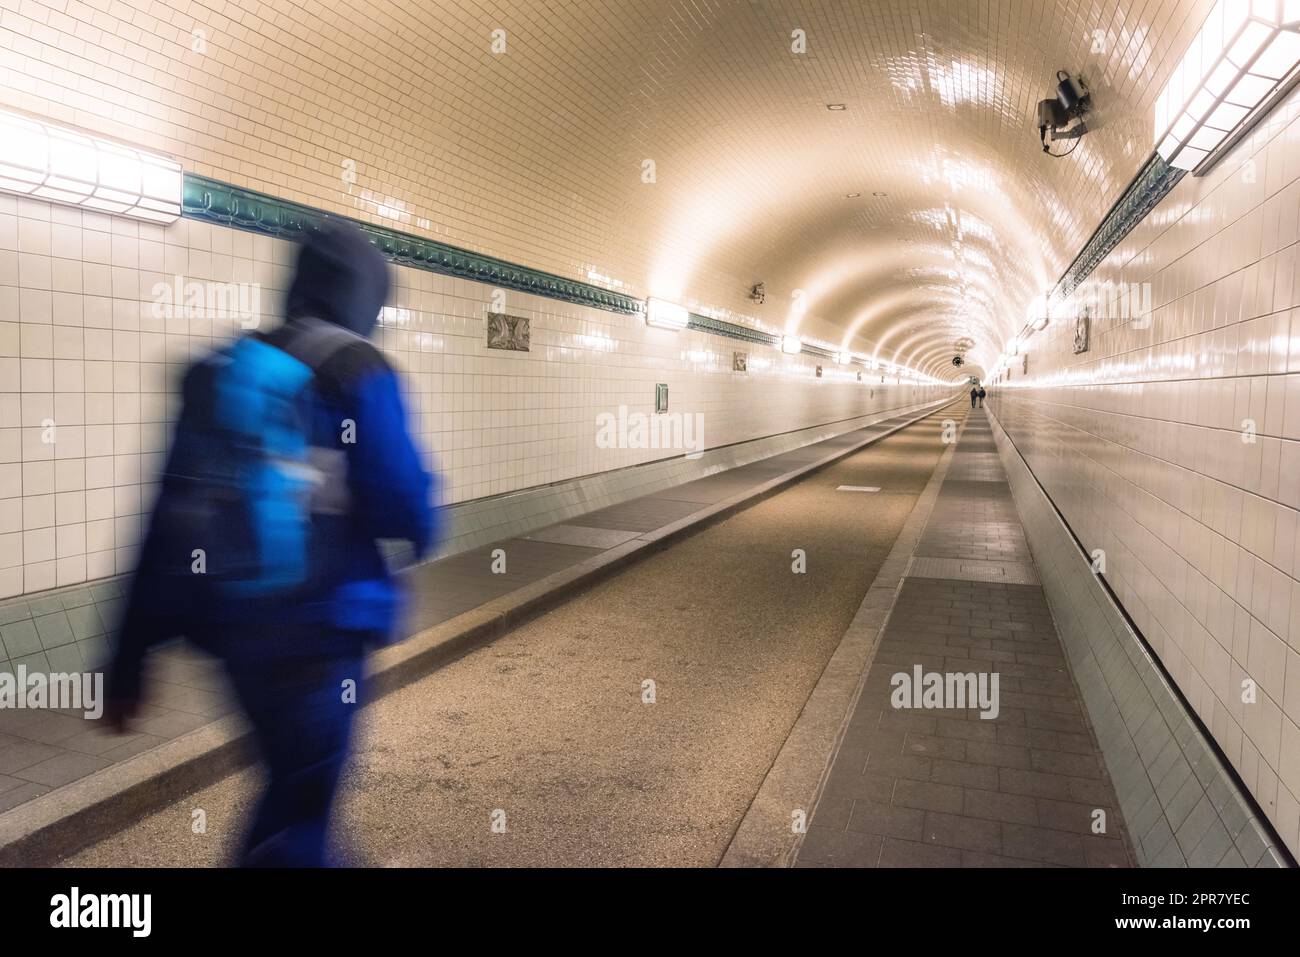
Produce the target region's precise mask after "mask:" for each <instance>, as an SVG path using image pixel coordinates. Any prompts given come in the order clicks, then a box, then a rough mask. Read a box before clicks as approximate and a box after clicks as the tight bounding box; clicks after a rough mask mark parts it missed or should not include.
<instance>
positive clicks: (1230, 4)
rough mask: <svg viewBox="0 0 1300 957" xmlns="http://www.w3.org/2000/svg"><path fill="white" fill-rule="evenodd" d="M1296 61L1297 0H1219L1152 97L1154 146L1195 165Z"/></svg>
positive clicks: (1262, 102)
mask: <svg viewBox="0 0 1300 957" xmlns="http://www.w3.org/2000/svg"><path fill="white" fill-rule="evenodd" d="M1297 64H1300V3H1296V2H1295V0H1250V2H1247V0H1219V2H1218V3H1216V4H1215V5H1214V9H1213V10H1212V11H1211V12H1210V15H1209V17H1208V18H1207V19H1206V21H1205V23H1204V24H1202V26H1201V29H1200V32H1199V33H1197V35H1196V37H1195V39H1193V40H1192V43H1191V46H1189V47H1188V49H1187V52H1186V54H1184V56H1183V59H1182V60H1181V61H1180V62H1179V64H1178V67H1177V68H1176V69H1175V70H1174V73H1173V76H1171V77H1170V78H1169V82H1168V83H1167V84H1165V88H1164V90H1163V91H1162V92H1161V94H1160V97H1159V99H1157V100H1156V112H1155V137H1156V151H1157V152H1158V153H1159V154H1160V156H1161V157H1163V158H1164V159H1165V160H1166V161H1167V162H1168V163H1169V164H1170V165H1171V166H1175V167H1177V168H1178V169H1186V170H1191V169H1196V167H1198V166H1199V165H1200V164H1201V163H1202V162H1203V161H1204V160H1205V159H1206V158H1207V157H1208V156H1209V155H1210V154H1211V153H1213V152H1214V151H1215V150H1216V149H1218V148H1219V147H1220V146H1221V145H1222V144H1223V143H1224V142H1225V141H1226V140H1227V139H1228V138H1229V137H1230V136H1231V135H1232V134H1233V133H1234V132H1235V131H1236V130H1237V129H1238V128H1239V127H1240V126H1241V124H1242V123H1243V122H1245V121H1246V119H1247V118H1248V117H1249V116H1250V115H1251V114H1252V113H1254V112H1255V111H1256V110H1260V109H1267V108H1268V104H1267V101H1268V100H1269V98H1270V97H1271V96H1272V95H1273V94H1274V93H1276V92H1277V89H1278V87H1279V84H1280V82H1281V81H1282V80H1283V79H1284V78H1286V77H1287V76H1288V75H1289V74H1290V73H1291V72H1292V71H1293V70H1295V68H1296V66H1297Z"/></svg>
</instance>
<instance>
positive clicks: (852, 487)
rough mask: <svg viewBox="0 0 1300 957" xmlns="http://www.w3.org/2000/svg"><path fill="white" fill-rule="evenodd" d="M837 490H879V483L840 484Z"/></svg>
mask: <svg viewBox="0 0 1300 957" xmlns="http://www.w3.org/2000/svg"><path fill="white" fill-rule="evenodd" d="M835 491H837V492H879V491H880V486H879V485H841V486H840V487H839V488H837V489H836V490H835Z"/></svg>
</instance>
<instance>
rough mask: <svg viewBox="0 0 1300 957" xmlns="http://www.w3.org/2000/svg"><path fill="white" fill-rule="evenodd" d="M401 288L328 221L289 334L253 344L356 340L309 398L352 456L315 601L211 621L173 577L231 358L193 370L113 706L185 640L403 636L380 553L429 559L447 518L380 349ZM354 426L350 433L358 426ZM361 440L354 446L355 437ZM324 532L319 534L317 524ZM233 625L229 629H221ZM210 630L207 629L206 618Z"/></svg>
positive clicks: (305, 270)
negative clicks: (218, 382) (256, 630)
mask: <svg viewBox="0 0 1300 957" xmlns="http://www.w3.org/2000/svg"><path fill="white" fill-rule="evenodd" d="M388 289H389V278H388V266H387V263H386V262H385V261H384V259H383V257H382V256H381V255H380V254H379V252H378V250H376V249H375V247H374V246H373V245H371V244H370V242H369V241H368V240H367V239H366V238H365V236H364V234H362V233H361V232H360V230H358V229H356V228H355V227H353V226H350V225H348V224H346V223H341V222H338V221H331V222H327V223H326V225H325V226H324V227H323V228H321V229H319V230H318V231H316V232H314V233H312V234H310V235H309V236H308V237H307V238H306V239H305V241H304V242H303V244H302V246H301V247H300V248H299V252H298V258H297V264H296V269H295V274H294V278H293V282H292V285H291V287H290V290H289V293H288V298H287V302H286V309H285V312H286V316H287V318H286V321H285V322H284V323H283V324H282V325H280V326H279V327H278V328H276V329H273V330H271V331H270V332H267V333H260V332H255V333H252V335H254V336H257V337H259V338H261V339H263V340H264V341H266V342H269V343H271V344H272V345H278V346H281V347H284V346H285V345H286V344H287V343H288V342H289V341H290V340H292V339H293V338H294V337H295V336H296V335H298V334H300V332H301V329H302V328H303V327H304V326H305V325H310V324H311V323H312V322H313V321H318V320H325V321H327V322H329V323H333V324H335V325H337V326H341V327H343V328H345V329H347V330H349V331H350V332H352V333H354V334H355V335H354V337H351V338H350V339H346V340H345V343H344V344H343V345H341V346H337V347H336V348H334V349H333V351H331V352H330V353H329V354H328V358H327V359H325V360H324V361H323V362H322V363H321V364H320V365H319V366H317V367H316V374H315V377H314V379H313V387H312V389H311V390H310V393H309V396H310V404H311V410H310V414H311V417H312V419H311V426H310V431H311V436H310V440H311V444H312V445H313V446H317V447H320V448H324V449H331V448H332V449H337V450H340V451H341V452H343V453H344V455H345V457H346V488H347V502H348V504H347V507H346V509H343V510H341V511H340V513H339V514H337V515H333V516H330V517H329V518H328V519H327V520H325V527H324V530H323V533H322V538H321V539H320V540H323V542H324V545H323V547H322V548H321V549H320V551H321V552H323V553H324V554H321V555H316V556H315V558H319V559H320V562H319V567H321V568H323V569H326V572H324V573H323V575H322V580H321V581H320V583H319V587H318V588H316V589H315V590H314V593H313V594H312V595H311V596H309V597H306V598H304V599H303V600H296V601H293V602H283V601H281V602H276V603H273V604H271V605H268V606H266V607H256V608H251V607H250V608H243V609H240V608H235V609H216V610H214V609H208V610H206V611H205V612H203V613H202V614H201V615H200V614H197V613H196V609H195V607H194V602H192V601H190V600H189V599H188V598H187V596H186V594H185V589H184V581H183V578H182V579H178V577H177V576H176V575H175V574H174V569H175V567H176V565H177V564H178V562H177V560H176V556H172V557H169V558H167V559H164V557H163V556H164V555H165V554H166V553H167V551H168V550H169V549H171V550H172V551H175V550H176V549H175V548H174V546H171V545H169V543H168V541H167V539H168V535H167V532H168V529H167V528H166V527H165V525H166V522H165V521H160V520H159V516H160V514H164V515H165V514H167V513H166V509H165V508H164V507H163V506H164V504H165V502H166V499H167V496H168V495H169V494H171V493H172V489H173V488H174V487H175V483H176V482H178V481H181V479H179V478H178V477H179V476H185V475H192V474H195V471H194V470H193V469H192V468H190V467H188V466H187V460H188V461H194V460H195V459H194V458H193V457H194V456H198V455H201V454H202V452H203V451H204V449H203V447H202V446H203V443H204V442H205V441H207V442H210V441H211V440H210V439H207V435H208V434H210V433H205V431H204V429H203V427H202V425H201V423H203V422H206V421H210V418H211V406H212V403H213V398H212V395H213V390H212V388H211V380H212V377H213V370H214V368H215V367H216V365H217V364H218V363H220V362H221V361H223V353H217V354H215V355H214V356H210V357H207V358H205V359H202V360H200V361H199V362H197V363H195V365H194V366H192V367H191V369H190V370H189V372H188V373H187V374H186V376H185V380H184V383H183V385H182V410H181V415H180V420H179V422H178V423H177V428H176V434H175V438H174V441H173V445H172V449H171V451H170V452H169V455H168V463H167V466H166V467H165V468H164V472H163V476H162V487H161V490H160V494H159V503H158V505H157V506H155V509H154V513H153V517H152V519H151V522H150V526H149V531H148V533H147V534H146V537H145V541H144V543H143V546H142V549H141V558H140V564H139V567H138V568H137V570H136V574H135V576H134V579H133V581H132V584H131V587H130V590H129V593H128V596H127V603H126V608H125V610H124V615H123V620H122V625H121V628H120V631H119V640H118V645H117V651H116V655H115V659H114V662H113V665H112V667H111V669H110V676H109V682H110V694H111V695H112V696H113V697H116V698H132V697H135V696H136V695H137V694H138V691H139V677H140V668H141V662H142V659H143V657H144V653H145V651H146V650H147V649H148V648H149V647H150V646H152V645H154V644H157V643H158V642H160V641H164V640H167V639H169V638H172V637H177V636H181V635H186V636H189V637H191V638H192V639H194V640H196V641H197V642H198V643H199V644H201V645H204V646H206V647H210V648H211V650H213V651H216V652H217V653H220V652H221V647H220V645H221V642H222V632H223V631H229V630H230V628H229V627H228V622H229V621H232V620H233V621H237V620H239V618H240V617H241V616H243V617H244V618H245V619H246V620H247V619H251V618H256V620H258V621H272V622H275V621H283V622H285V623H302V624H320V625H328V626H333V628H332V630H334V631H349V632H368V633H370V634H371V635H372V636H375V637H379V636H385V635H388V634H390V633H391V631H392V628H393V626H394V623H395V621H396V616H397V611H398V607H397V605H398V599H399V593H398V590H397V588H396V586H395V584H394V582H393V581H392V578H391V576H390V574H389V571H388V569H387V566H386V564H385V562H384V560H383V558H382V556H381V554H380V550H379V545H378V542H379V541H380V540H386V539H404V540H406V541H408V542H410V543H411V545H412V546H413V549H414V552H415V554H416V556H417V557H419V556H423V555H424V554H426V553H427V552H428V550H429V549H430V548H431V547H432V545H433V544H434V542H435V541H436V528H435V521H436V519H437V512H436V511H434V510H433V509H432V507H431V503H430V499H431V497H432V496H433V491H434V490H433V487H432V486H433V478H432V475H431V474H430V472H429V471H427V470H426V469H425V467H424V465H423V463H422V457H421V455H420V454H419V453H418V452H417V450H416V448H415V446H414V444H413V443H412V440H411V437H410V435H409V434H408V431H407V416H406V411H405V409H404V407H403V402H402V397H401V390H400V388H399V384H398V380H397V376H396V375H395V373H394V372H393V370H392V368H391V367H390V366H389V365H388V363H387V361H386V360H385V359H384V357H383V355H382V353H381V352H380V351H379V350H378V349H377V348H376V347H375V346H374V345H373V344H371V342H370V341H369V340H368V336H369V335H370V333H371V332H372V331H373V330H374V327H375V324H376V322H377V321H378V315H379V312H380V309H381V308H382V307H383V304H384V301H385V299H386V298H387V295H388ZM349 424H350V430H348V429H347V426H348V425H349ZM349 431H350V438H349V437H348V434H347V433H348V432H349ZM318 521H320V520H319V519H318ZM223 616H226V617H225V620H221V619H222V617H223ZM200 617H201V618H202V619H203V620H198V619H199V618H200Z"/></svg>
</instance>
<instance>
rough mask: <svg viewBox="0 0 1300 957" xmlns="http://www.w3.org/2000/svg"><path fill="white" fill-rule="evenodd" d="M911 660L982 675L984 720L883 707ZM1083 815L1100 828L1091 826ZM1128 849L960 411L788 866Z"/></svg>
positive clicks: (983, 439)
mask: <svg viewBox="0 0 1300 957" xmlns="http://www.w3.org/2000/svg"><path fill="white" fill-rule="evenodd" d="M917 666H920V668H921V669H922V674H925V673H930V672H938V673H941V674H947V673H961V674H976V675H979V674H984V675H991V674H992V673H994V672H996V673H997V674H998V691H999V694H998V705H999V709H998V712H997V715H996V717H994V718H982V717H981V716H980V708H979V707H968V708H965V709H960V710H958V709H954V708H930V707H924V706H922V707H913V706H911V705H914V704H916V703H917V701H916V699H909V701H908V705H909V706H908V707H902V708H896V707H894V704H893V702H892V701H891V694H892V693H893V691H894V689H895V685H894V676H895V675H897V674H900V673H902V674H906V675H908V676H909V677H914V675H915V668H916V667H917ZM986 687H988V686H987V685H986ZM949 703H951V702H949ZM968 703H971V702H968ZM1099 814H1104V821H1105V829H1104V831H1103V832H1101V833H1096V832H1095V830H1094V828H1095V822H1096V821H1097V820H1099ZM1133 860H1134V859H1133V856H1132V853H1131V851H1130V848H1129V844H1128V838H1127V834H1126V831H1125V828H1124V824H1123V821H1122V819H1121V816H1120V811H1119V805H1118V802H1117V801H1116V798H1115V794H1114V790H1113V788H1112V786H1111V783H1110V780H1109V778H1108V776H1107V774H1106V769H1105V766H1104V764H1103V762H1102V758H1101V754H1100V751H1099V750H1098V747H1097V744H1096V741H1095V738H1094V736H1093V733H1092V730H1091V728H1090V726H1089V723H1088V719H1087V716H1086V714H1085V713H1084V711H1083V707H1082V702H1081V699H1080V697H1079V694H1078V691H1077V689H1076V687H1075V684H1074V681H1073V679H1072V677H1071V675H1070V672H1069V669H1068V666H1067V662H1066V658H1065V654H1064V651H1063V649H1062V646H1061V643H1060V639H1059V638H1058V636H1057V634H1056V630H1055V627H1054V625H1053V623H1052V617H1051V613H1050V612H1049V610H1048V606H1047V601H1046V598H1045V596H1044V594H1043V590H1042V588H1041V587H1039V585H1038V579H1037V576H1036V574H1035V572H1034V566H1033V560H1032V558H1031V556H1030V553H1029V548H1028V545H1027V543H1026V541H1025V535H1024V530H1023V528H1022V527H1021V524H1020V520H1019V517H1018V515H1017V512H1016V507H1015V504H1014V502H1013V501H1012V498H1011V490H1010V487H1009V485H1008V484H1007V480H1006V475H1005V473H1004V472H1003V470H1002V466H1001V464H1000V463H999V462H998V459H997V453H996V447H995V446H994V444H993V437H992V433H991V431H990V429H989V424H988V420H987V418H986V417H985V415H984V414H983V413H982V411H980V410H975V411H973V412H972V413H971V414H970V416H969V417H968V418H967V424H966V427H965V429H964V431H963V432H962V435H961V439H960V441H959V443H958V445H957V448H956V449H955V450H954V456H953V461H952V464H951V467H950V469H949V471H948V474H947V476H946V479H945V481H944V484H943V486H942V488H941V490H940V493H939V498H938V500H937V502H936V504H935V509H934V512H933V514H932V515H931V517H930V521H929V523H928V525H927V526H926V530H925V533H924V534H923V536H922V538H921V541H920V543H919V544H918V546H917V549H916V552H915V554H914V556H913V559H912V564H911V566H910V568H909V572H908V575H907V576H906V577H905V578H904V579H903V584H902V587H901V589H900V591H899V595H898V599H897V602H896V604H895V606H894V609H893V612H892V614H891V616H890V619H889V621H888V623H887V625H886V628H885V632H884V634H883V636H882V638H881V642H880V646H879V648H878V649H877V651H876V655H875V658H874V660H873V663H872V665H871V669H870V671H869V672H868V674H867V678H866V681H865V683H864V686H863V691H862V694H861V696H860V698H859V700H858V702H857V705H856V707H855V710H854V712H853V715H852V717H851V719H850V723H849V726H848V729H847V731H846V734H845V737H844V739H843V740H842V742H841V744H840V747H839V750H838V753H837V754H836V756H835V758H834V760H833V762H832V765H831V769H830V773H829V776H828V777H827V780H826V782H825V786H824V788H823V792H822V796H821V799H820V801H819V802H818V804H817V807H816V808H815V810H814V813H813V816H812V819H811V822H810V825H809V829H808V833H807V835H806V836H805V838H804V841H803V844H802V846H801V847H800V849H799V852H798V856H797V859H796V866H799V867H826V866H849V867H1036V866H1038V867H1041V866H1066V867H1128V866H1132V865H1133Z"/></svg>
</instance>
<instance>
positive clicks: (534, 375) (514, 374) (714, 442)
mask: <svg viewBox="0 0 1300 957" xmlns="http://www.w3.org/2000/svg"><path fill="white" fill-rule="evenodd" d="M292 251H293V250H292V246H291V245H290V244H289V243H287V242H284V241H280V240H273V239H270V238H267V237H262V236H255V235H253V234H251V233H246V232H240V231H237V230H233V229H227V228H223V227H218V226H212V225H209V224H206V223H200V222H196V221H189V220H182V221H180V222H177V223H175V224H173V225H172V226H169V227H167V228H162V227H158V226H153V225H149V224H140V223H137V222H135V221H133V220H129V219H124V218H120V217H109V216H104V215H100V214H95V213H88V212H84V213H83V212H81V211H78V210H74V209H70V208H67V207H62V206H57V205H52V204H48V203H44V202H35V201H31V200H26V199H17V198H14V197H8V196H0V598H3V597H5V596H10V595H16V594H21V593H30V592H33V591H39V590H41V589H46V588H52V587H55V586H62V585H69V584H74V583H77V582H82V581H87V580H93V579H97V578H103V577H105V576H109V575H113V574H116V573H121V572H125V571H128V570H129V569H130V567H131V563H132V561H133V558H134V549H135V546H136V545H137V543H138V541H139V538H140V535H141V525H142V521H143V517H144V513H145V512H146V510H147V508H148V506H149V502H150V500H151V493H152V487H151V484H150V483H151V482H152V481H153V479H154V476H155V474H156V471H157V469H158V468H159V467H160V465H161V460H162V456H163V453H164V450H165V448H166V445H167V441H168V426H167V422H168V421H169V418H174V415H175V412H176V409H175V401H174V393H173V391H172V389H173V386H174V383H175V382H176V380H177V378H178V376H179V374H180V373H181V371H182V370H183V369H184V368H185V365H186V364H187V363H188V362H189V361H190V360H191V359H192V358H194V357H196V356H198V355H200V354H202V352H203V351H204V350H207V349H209V348H210V347H211V346H212V345H213V343H214V342H217V341H219V340H221V339H222V338H224V337H226V336H228V335H229V334H231V331H232V330H233V329H235V328H236V326H237V324H238V322H239V319H238V317H237V316H221V317H217V318H213V317H210V316H209V315H208V314H207V312H206V310H202V309H200V310H197V311H196V313H195V314H194V315H193V316H190V315H185V314H181V315H173V316H172V317H170V318H168V317H167V316H166V315H165V314H159V313H158V310H157V309H156V308H155V294H154V289H155V284H156V283H160V282H163V283H173V284H174V282H175V279H174V277H176V276H181V277H184V281H187V282H189V281H194V282H220V283H229V282H238V283H251V284H254V287H255V288H256V289H257V290H258V293H259V303H258V304H259V309H260V313H261V315H262V318H263V321H265V322H268V323H269V322H273V321H274V320H273V319H272V318H271V317H272V316H274V315H275V314H277V313H278V311H279V307H280V303H281V300H282V297H283V289H284V286H285V281H286V278H287V276H288V264H289V262H290V261H291V256H292ZM395 275H396V284H395V285H396V290H395V293H394V295H393V296H392V297H391V300H390V301H391V302H392V305H391V306H390V307H389V308H387V309H386V310H385V312H384V315H383V317H382V330H381V333H380V342H381V345H382V346H383V348H384V349H385V351H386V353H387V354H388V355H389V357H390V359H391V361H392V362H393V363H394V365H395V366H397V367H398V368H399V369H401V370H403V371H404V373H405V376H404V382H405V386H406V388H407V391H408V396H409V405H410V412H411V415H412V427H413V429H414V431H415V432H416V433H417V435H418V438H419V440H420V442H421V444H422V445H423V447H424V448H426V449H428V450H430V451H431V452H432V454H433V457H434V460H435V462H436V465H437V468H438V469H439V471H440V473H441V475H442V477H443V481H444V483H445V486H444V501H446V502H448V503H451V502H463V501H466V500H469V499H475V498H481V497H484V496H489V495H494V494H498V493H502V492H508V491H514V490H517V489H522V488H528V487H531V486H537V485H543V484H546V483H551V482H557V481H561V480H564V479H569V478H573V477H576V476H580V475H587V474H591V473H595V472H600V471H604V470H608V469H615V468H621V467H624V466H628V465H634V464H638V463H641V462H647V461H651V460H654V459H657V458H663V457H665V456H669V455H673V454H680V452H678V451H674V450H660V449H619V448H613V449H602V448H599V447H598V445H597V442H596V435H597V416H598V415H599V414H600V413H602V412H610V413H615V414H616V413H617V411H618V408H619V406H620V405H626V406H628V408H629V410H630V411H634V412H642V413H651V412H652V411H653V398H654V389H655V384H656V383H658V382H664V383H667V384H668V386H669V408H670V412H682V413H690V414H694V413H701V414H702V415H703V429H704V430H703V439H704V445H705V446H706V447H710V448H712V447H716V446H720V445H726V444H728V443H733V442H740V441H745V440H748V439H754V438H759V437H762V436H768V435H773V434H777V433H781V432H786V431H789V430H794V429H800V428H807V427H810V426H816V425H822V424H825V423H830V422H836V421H839V420H842V419H848V418H850V417H853V416H858V415H863V414H865V413H867V412H871V411H873V410H877V409H884V408H892V407H896V406H901V405H907V404H912V403H915V402H920V401H924V400H926V399H929V398H937V397H938V395H937V393H936V392H935V390H934V389H929V390H926V389H921V388H914V387H911V386H907V385H902V386H900V385H897V384H895V383H894V382H893V380H891V382H890V383H889V384H888V385H882V384H881V383H880V382H879V378H878V377H877V378H876V379H875V380H873V381H872V380H870V377H869V376H867V375H866V374H865V373H864V377H865V378H868V379H869V381H866V382H858V381H856V377H855V376H856V373H854V372H848V371H845V370H843V369H841V368H840V367H838V366H836V365H834V364H833V363H829V362H826V363H824V374H823V376H822V377H821V378H820V379H819V378H817V377H816V374H815V366H816V364H817V363H816V361H815V360H812V359H810V358H809V357H806V356H802V357H801V356H785V355H782V354H781V353H780V352H779V350H776V349H773V348H770V347H763V346H754V345H749V344H746V343H741V342H733V341H732V340H729V339H723V338H720V337H717V336H712V335H708V334H704V333H698V332H682V333H676V332H671V331H667V330H660V329H652V328H648V327H646V326H645V324H644V323H643V322H642V321H640V320H638V319H636V318H633V317H629V316H621V315H617V314H614V313H609V312H604V311H600V310H596V309H590V308H586V307H581V306H571V305H567V304H565V303H561V302H556V301H553V300H548V299H542V298H539V297H535V296H528V295H524V294H515V293H507V294H506V299H505V306H506V310H507V312H509V313H511V314H514V315H526V316H529V317H531V319H532V350H531V351H530V352H528V353H514V352H503V351H499V350H492V351H490V352H489V350H487V348H486V330H485V321H484V316H485V313H486V311H487V308H488V303H489V301H490V298H491V294H492V291H493V290H492V289H491V287H488V286H484V285H481V284H478V283H472V282H469V281H466V280H459V279H452V278H448V277H443V276H439V275H435V274H433V273H430V272H425V271H420V270H415V269H408V268H401V269H397V270H396V271H395ZM737 350H739V351H744V352H747V353H748V355H749V371H748V372H747V373H735V372H733V371H732V354H733V352H735V351H737ZM943 391H947V390H943ZM49 423H53V425H54V432H53V433H52V437H53V439H54V441H52V442H51V441H48V439H49V438H51V433H50V432H49V430H48V426H49Z"/></svg>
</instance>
